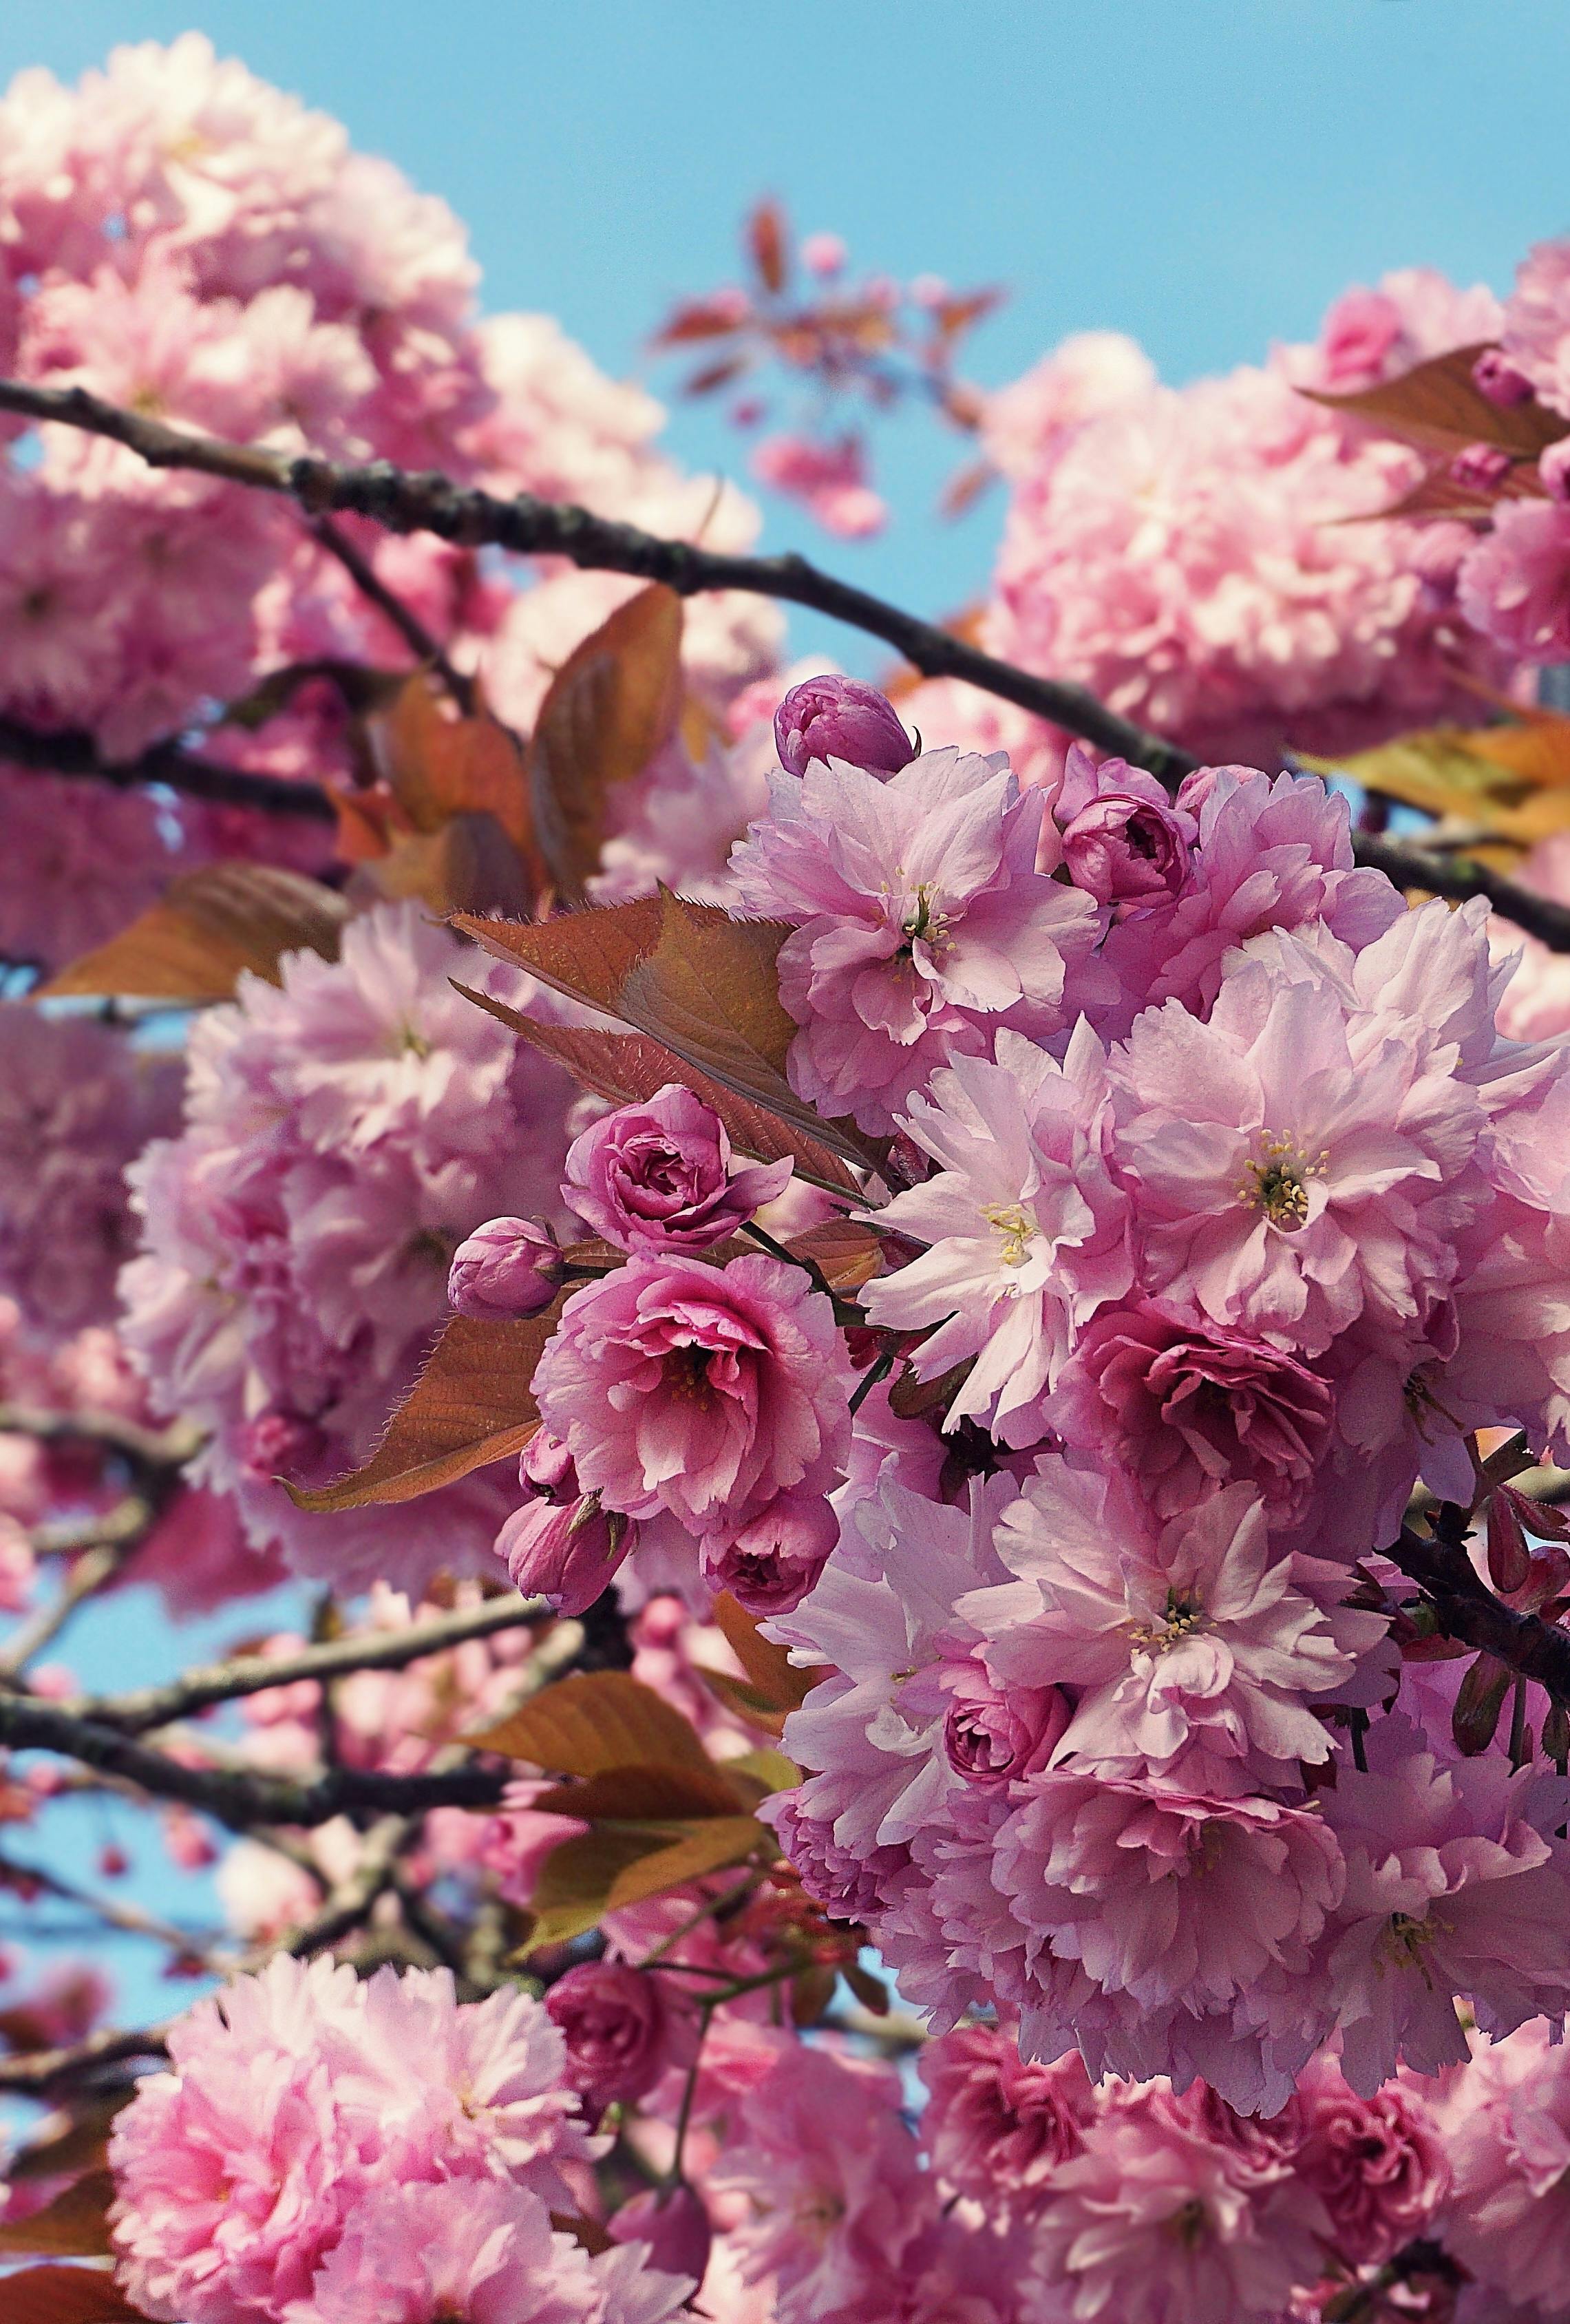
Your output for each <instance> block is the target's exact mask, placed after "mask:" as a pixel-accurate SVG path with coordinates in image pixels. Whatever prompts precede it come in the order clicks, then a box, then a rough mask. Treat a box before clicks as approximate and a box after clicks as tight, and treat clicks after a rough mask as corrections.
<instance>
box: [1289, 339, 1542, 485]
mask: <svg viewBox="0 0 1570 2324" xmlns="http://www.w3.org/2000/svg"><path fill="white" fill-rule="evenodd" d="M1487 345H1488V343H1487V342H1480V343H1479V344H1478V345H1476V346H1469V347H1455V348H1453V349H1452V350H1451V352H1450V353H1449V354H1448V355H1436V356H1434V357H1433V358H1432V360H1431V361H1429V362H1427V363H1420V364H1416V365H1415V366H1414V368H1413V369H1412V370H1411V371H1408V372H1403V373H1402V374H1401V376H1400V378H1399V379H1390V380H1381V382H1380V383H1379V384H1378V385H1377V386H1374V387H1362V388H1357V389H1355V390H1354V391H1353V392H1352V393H1351V394H1349V395H1336V394H1332V393H1329V392H1326V391H1325V390H1324V389H1317V388H1304V389H1301V390H1300V391H1299V392H1300V393H1302V394H1304V395H1307V398H1308V400H1309V401H1310V402H1312V403H1323V404H1325V405H1327V406H1328V407H1329V409H1330V410H1333V411H1341V412H1344V413H1345V414H1346V415H1347V417H1348V418H1349V419H1353V420H1367V421H1369V422H1370V423H1371V425H1372V426H1374V427H1377V428H1379V429H1381V430H1382V431H1383V433H1385V434H1386V435H1390V436H1395V437H1398V438H1399V439H1400V441H1401V442H1402V443H1404V444H1416V445H1417V446H1418V447H1419V448H1420V449H1422V450H1425V451H1431V452H1448V453H1455V452H1463V451H1464V450H1465V449H1466V447H1467V446H1468V445H1469V444H1492V445H1494V446H1496V447H1498V449H1499V450H1500V451H1501V452H1508V453H1510V456H1511V457H1512V458H1514V459H1518V460H1531V461H1535V460H1536V459H1537V457H1538V454H1539V453H1540V452H1542V451H1544V450H1545V449H1546V448H1547V446H1548V445H1550V444H1553V443H1556V441H1557V440H1558V438H1560V437H1561V436H1563V435H1565V434H1566V433H1567V432H1570V429H1567V427H1566V423H1565V420H1563V419H1562V418H1561V417H1560V415H1559V414H1558V413H1557V412H1556V411H1550V410H1548V409H1547V406H1546V405H1544V404H1541V403H1537V402H1528V403H1516V404H1510V405H1508V406H1504V405H1501V404H1497V403H1491V402H1490V401H1489V399H1488V397H1487V396H1486V395H1484V394H1483V392H1482V389H1481V388H1480V387H1479V386H1478V384H1477V383H1476V381H1475V380H1474V379H1473V376H1472V367H1473V364H1475V363H1476V361H1477V358H1478V356H1479V355H1482V354H1484V353H1485V352H1486V350H1487Z"/></svg>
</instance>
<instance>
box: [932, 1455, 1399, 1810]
mask: <svg viewBox="0 0 1570 2324" xmlns="http://www.w3.org/2000/svg"><path fill="white" fill-rule="evenodd" d="M993 1547H994V1550H995V1553H996V1554H997V1555H998V1556H999V1557H1000V1558H1001V1560H1002V1563H1004V1564H1005V1565H1006V1566H1008V1567H1009V1568H1010V1569H1011V1579H1010V1580H1009V1581H1008V1582H1003V1583H1002V1584H999V1585H994V1586H993V1587H991V1588H982V1589H979V1590H974V1591H968V1592H967V1593H966V1594H965V1597H964V1598H962V1599H961V1600H960V1612H961V1613H962V1614H963V1615H964V1616H965V1618H967V1619H968V1620H969V1621H971V1622H972V1623H974V1625H975V1627H976V1628H977V1629H978V1630H979V1631H980V1632H981V1634H982V1636H983V1638H984V1641H985V1643H984V1646H983V1647H982V1653H983V1655H984V1658H985V1661H986V1663H987V1665H988V1667H989V1669H990V1670H992V1672H993V1674H994V1675H995V1676H996V1677H997V1678H998V1679H999V1680H1000V1681H1001V1682H1002V1683H1003V1685H1004V1686H1005V1687H1011V1686H1017V1685H1027V1686H1067V1687H1071V1688H1074V1689H1076V1690H1077V1697H1078V1708H1077V1709H1076V1711H1075V1713H1074V1716H1073V1718H1072V1720H1070V1721H1069V1723H1068V1727H1067V1731H1066V1732H1065V1733H1064V1734H1063V1736H1062V1737H1061V1738H1060V1740H1059V1741H1058V1744H1057V1752H1056V1755H1055V1757H1056V1760H1057V1762H1062V1761H1067V1760H1073V1761H1075V1762H1076V1763H1079V1764H1083V1765H1087V1766H1098V1767H1109V1768H1118V1769H1122V1770H1125V1771H1127V1770H1139V1769H1141V1768H1151V1769H1160V1770H1170V1769H1172V1768H1174V1767H1176V1766H1178V1765H1179V1763H1181V1764H1182V1765H1183V1766H1184V1768H1185V1770H1186V1772H1189V1773H1193V1772H1194V1771H1193V1770H1192V1769H1191V1768H1190V1767H1189V1766H1188V1763H1189V1761H1190V1760H1191V1759H1192V1760H1195V1761H1201V1762H1213V1761H1220V1762H1222V1763H1223V1765H1222V1766H1220V1767H1216V1766H1211V1767H1210V1769H1209V1773H1208V1775H1207V1776H1205V1777H1204V1778H1199V1777H1197V1776H1196V1781H1199V1782H1200V1784H1201V1787H1202V1788H1203V1787H1204V1786H1205V1784H1214V1783H1217V1782H1219V1783H1220V1784H1222V1785H1223V1787H1224V1788H1225V1789H1227V1790H1231V1789H1233V1787H1234V1784H1235V1780H1236V1779H1237V1778H1239V1777H1242V1776H1245V1775H1246V1776H1248V1777H1251V1778H1252V1779H1254V1780H1255V1781H1264V1782H1279V1781H1282V1780H1289V1779H1290V1778H1291V1777H1292V1775H1293V1774H1294V1771H1295V1768H1296V1766H1297V1764H1298V1762H1299V1761H1307V1762H1309V1763H1313V1762H1316V1761H1320V1760H1324V1759H1327V1758H1328V1757H1329V1756H1330V1738H1329V1735H1328V1732H1327V1730H1326V1729H1325V1726H1324V1724H1323V1723H1322V1721H1321V1720H1318V1719H1316V1717H1315V1715H1314V1701H1315V1698H1316V1697H1323V1698H1324V1699H1325V1701H1334V1699H1335V1694H1336V1692H1337V1691H1338V1690H1339V1689H1340V1688H1342V1687H1343V1686H1344V1684H1345V1683H1346V1682H1347V1681H1348V1680H1350V1679H1351V1677H1352V1676H1353V1671H1354V1669H1355V1667H1356V1665H1355V1660H1354V1657H1353V1655H1352V1654H1350V1653H1348V1652H1347V1651H1346V1648H1345V1646H1344V1644H1343V1642H1342V1638H1341V1637H1338V1635H1337V1628H1336V1625H1335V1623H1333V1621H1332V1620H1331V1619H1330V1618H1329V1617H1327V1616H1326V1615H1325V1613H1324V1612H1323V1611H1322V1610H1321V1609H1320V1608H1319V1607H1318V1606H1317V1605H1316V1603H1315V1602H1314V1601H1313V1600H1312V1599H1310V1598H1307V1597H1306V1596H1304V1595H1303V1593H1302V1592H1301V1591H1298V1590H1297V1589H1295V1588H1294V1587H1293V1580H1292V1567H1291V1561H1290V1559H1289V1558H1287V1557H1285V1556H1283V1555H1282V1554H1280V1553H1279V1551H1277V1552H1272V1550H1271V1547H1270V1540H1269V1536H1268V1534H1267V1531H1266V1525H1265V1510H1264V1507H1263V1505H1262V1503H1261V1501H1260V1500H1259V1499H1258V1497H1257V1496H1256V1495H1255V1493H1254V1492H1253V1491H1252V1489H1251V1488H1250V1487H1249V1486H1247V1485H1231V1486H1228V1487H1227V1488H1226V1489H1224V1490H1223V1491H1222V1492H1220V1493H1218V1494H1216V1495H1215V1496H1214V1499H1210V1500H1208V1501H1206V1502H1204V1503H1203V1504H1202V1505H1201V1506H1200V1507H1199V1508H1197V1509H1196V1510H1194V1511H1192V1512H1190V1513H1189V1514H1187V1515H1186V1516H1183V1517H1174V1518H1172V1519H1171V1520H1170V1521H1169V1522H1168V1524H1167V1525H1166V1526H1164V1527H1162V1528H1161V1529H1160V1530H1159V1532H1158V1531H1157V1530H1156V1529H1155V1528H1154V1527H1152V1526H1150V1523H1149V1520H1148V1519H1147V1518H1146V1517H1145V1515H1144V1512H1143V1510H1142V1508H1141V1505H1140V1502H1139V1499H1138V1497H1137V1495H1136V1494H1135V1493H1133V1492H1132V1491H1131V1489H1129V1487H1128V1486H1127V1485H1126V1484H1125V1483H1124V1482H1123V1480H1121V1479H1117V1478H1108V1477H1106V1476H1104V1475H1099V1474H1097V1473H1096V1472H1095V1471H1083V1470H1074V1469H1070V1468H1068V1467H1067V1466H1066V1465H1065V1464H1064V1463H1063V1462H1060V1461H1058V1460H1056V1459H1054V1458H1052V1457H1051V1456H1048V1457H1047V1458H1046V1459H1044V1460H1042V1461H1041V1462H1039V1464H1038V1471H1037V1474H1036V1476H1035V1478H1034V1479H1033V1480H1032V1481H1031V1482H1030V1484H1029V1485H1028V1486H1027V1487H1026V1489H1025V1493H1024V1497H1023V1499H1021V1500H1018V1501H1016V1502H1015V1503H1014V1504H1013V1505H1012V1506H1011V1508H1008V1509H1006V1510H1005V1511H1004V1513H1003V1517H1002V1524H1001V1526H1000V1527H999V1530H998V1532H997V1534H996V1535H995V1536H994V1541H993ZM1354 1619H1355V1618H1354ZM1364 1628H1366V1629H1367V1631H1368V1632H1369V1634H1370V1643H1372V1642H1373V1640H1374V1639H1376V1638H1377V1637H1380V1636H1381V1634H1382V1628H1383V1626H1382V1624H1381V1623H1379V1622H1378V1621H1377V1620H1369V1621H1367V1622H1365V1624H1364Z"/></svg>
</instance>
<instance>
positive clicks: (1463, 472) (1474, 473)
mask: <svg viewBox="0 0 1570 2324" xmlns="http://www.w3.org/2000/svg"><path fill="white" fill-rule="evenodd" d="M1450 473H1451V475H1453V476H1454V477H1455V481H1456V483H1457V484H1461V485H1463V486H1464V488H1465V489H1466V491H1467V492H1469V493H1491V492H1495V491H1497V490H1498V488H1499V486H1500V485H1501V484H1503V482H1504V480H1505V478H1506V477H1507V476H1508V475H1510V454H1509V453H1508V452H1501V450H1500V448H1499V447H1498V445H1497V444H1469V445H1468V446H1467V447H1466V449H1465V451H1464V452H1457V454H1456V455H1455V458H1454V460H1452V461H1451V463H1450Z"/></svg>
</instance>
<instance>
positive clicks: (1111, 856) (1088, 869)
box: [1063, 791, 1190, 904]
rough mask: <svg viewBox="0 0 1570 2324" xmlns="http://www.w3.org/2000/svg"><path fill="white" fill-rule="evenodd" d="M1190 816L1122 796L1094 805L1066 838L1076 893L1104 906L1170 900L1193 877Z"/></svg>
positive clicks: (1084, 810) (1066, 858)
mask: <svg viewBox="0 0 1570 2324" xmlns="http://www.w3.org/2000/svg"><path fill="white" fill-rule="evenodd" d="M1187 824H1190V818H1189V817H1188V816H1178V815H1175V814H1174V813H1173V811H1172V809H1171V808H1170V807H1158V806H1157V805H1156V803H1155V801H1154V800H1153V799H1142V798H1127V797H1124V796H1122V795H1121V794H1120V793H1118V792H1116V791H1109V792H1107V793H1106V794H1105V795H1104V797H1103V798H1098V799H1093V800H1092V802H1091V804H1090V805H1089V806H1088V807H1084V808H1082V809H1081V811H1080V813H1079V814H1078V815H1076V816H1075V818H1074V820H1073V822H1072V823H1070V825H1068V828H1067V830H1066V831H1065V833H1064V835H1063V860H1064V862H1065V863H1066V864H1067V867H1068V876H1069V878H1070V879H1071V880H1072V881H1073V882H1074V884H1075V886H1076V888H1083V889H1084V890H1085V893H1086V894H1087V895H1091V896H1094V898H1095V899H1096V901H1097V902H1098V903H1102V904H1154V903H1162V902H1166V901H1168V900H1169V899H1171V898H1172V897H1174V896H1176V895H1177V894H1178V891H1179V890H1181V888H1182V886H1183V883H1184V881H1186V880H1187V877H1188V841H1187V836H1186V835H1185V831H1184V825H1187Z"/></svg>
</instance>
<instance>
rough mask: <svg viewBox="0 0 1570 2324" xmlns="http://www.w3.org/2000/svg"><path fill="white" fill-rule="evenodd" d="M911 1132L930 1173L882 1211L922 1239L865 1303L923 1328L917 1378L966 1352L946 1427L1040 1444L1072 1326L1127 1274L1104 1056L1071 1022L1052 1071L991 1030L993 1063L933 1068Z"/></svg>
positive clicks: (1030, 1051)
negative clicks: (969, 1420) (1046, 1399)
mask: <svg viewBox="0 0 1570 2324" xmlns="http://www.w3.org/2000/svg"><path fill="white" fill-rule="evenodd" d="M909 1128H910V1135H911V1136H912V1137H913V1138H914V1139H916V1141H917V1143H918V1144H919V1145H920V1146H921V1147H923V1148H925V1149H926V1151H927V1152H928V1153H929V1154H930V1155H932V1156H933V1157H934V1158H935V1159H936V1160H937V1163H938V1164H939V1165H940V1167H939V1169H938V1171H937V1176H934V1177H931V1178H929V1179H928V1180H927V1181H926V1182H925V1184H923V1185H919V1186H912V1187H911V1188H910V1189H909V1190H908V1191H907V1192H906V1193H904V1194H899V1195H896V1197H895V1198H894V1200H893V1201H892V1202H891V1203H889V1204H887V1205H886V1206H885V1208H884V1209H883V1210H882V1211H880V1212H879V1213H878V1219H879V1222H880V1224H887V1225H888V1226H890V1227H891V1228H895V1229H897V1230H898V1231H899V1232H900V1233H901V1234H906V1235H909V1236H910V1237H911V1238H912V1240H916V1241H918V1242H924V1243H926V1244H927V1245H928V1250H926V1251H925V1252H924V1253H923V1254H922V1256H921V1257H920V1258H919V1259H913V1260H912V1261H911V1262H910V1265H909V1266H907V1267H902V1268H898V1269H896V1270H895V1271H894V1272H893V1273H891V1274H889V1275H884V1276H880V1277H877V1278H875V1279H874V1280H873V1282H872V1283H869V1284H868V1285H867V1286H866V1289H865V1292H864V1305H865V1308H866V1312H867V1314H868V1315H869V1316H870V1317H871V1319H872V1320H873V1322H874V1323H882V1324H886V1325H888V1326H890V1327H891V1329H893V1330H896V1331H928V1337H927V1338H926V1339H924V1340H923V1341H922V1342H921V1344H920V1346H919V1348H918V1349H917V1350H916V1351H915V1352H914V1355H913V1357H912V1364H913V1367H914V1369H915V1370H916V1372H917V1374H918V1377H919V1378H920V1379H937V1377H938V1376H939V1375H941V1374H942V1373H944V1372H946V1371H947V1370H948V1369H950V1368H951V1367H952V1366H954V1365H956V1364H959V1363H965V1362H966V1361H967V1360H972V1359H974V1361H973V1362H971V1368H970V1369H969V1372H968V1374H967V1375H966V1377H965V1379H963V1381H962V1382H961V1384H960V1386H959V1387H958V1388H957V1389H956V1392H955V1395H954V1397H953V1399H952V1401H951V1403H950V1405H949V1409H948V1416H949V1419H950V1421H951V1422H953V1421H956V1420H958V1419H960V1418H961V1417H963V1416H965V1415H966V1414H969V1415H972V1416H974V1417H975V1418H977V1419H980V1420H984V1421H985V1422H986V1423H987V1424H988V1425H990V1426H991V1428H992V1429H993V1433H994V1434H996V1435H998V1436H1000V1437H1001V1438H1002V1440H1003V1442H1004V1443H1008V1444H1017V1445H1025V1444H1031V1443H1037V1442H1039V1439H1040V1438H1041V1436H1042V1435H1043V1434H1045V1433H1046V1425H1047V1424H1046V1420H1045V1417H1044V1416H1043V1413H1042V1411H1041V1399H1042V1397H1043V1396H1044V1395H1045V1393H1046V1391H1047V1390H1048V1388H1049V1387H1050V1386H1051V1385H1052V1383H1053V1381H1054V1380H1055V1379H1056V1378H1057V1373H1058V1372H1059V1371H1060V1370H1061V1369H1062V1366H1063V1364H1064V1362H1065V1361H1066V1360H1067V1356H1068V1354H1069V1352H1070V1351H1071V1349H1072V1347H1073V1345H1074V1341H1075V1337H1076V1333H1077V1332H1078V1331H1079V1329H1080V1328H1081V1327H1082V1326H1083V1325H1084V1324H1085V1323H1086V1322H1087V1321H1088V1319H1089V1318H1090V1316H1092V1315H1093V1314H1094V1313H1095V1311H1096V1310H1097V1308H1098V1307H1100V1306H1101V1305H1103V1303H1104V1302H1105V1301H1106V1300H1109V1299H1115V1298H1119V1297H1121V1296H1122V1294H1123V1293H1124V1292H1125V1291H1127V1289H1128V1288H1129V1286H1130V1284H1131V1280H1132V1277H1133V1263H1132V1259H1131V1255H1130V1248H1129V1237H1130V1205H1129V1202H1128V1198H1127V1196H1126V1194H1124V1193H1123V1191H1122V1188H1120V1187H1119V1186H1118V1185H1117V1184H1116V1182H1115V1181H1114V1179H1113V1174H1112V1171H1111V1169H1110V1168H1109V1166H1108V1149H1109V1144H1110V1139H1111V1131H1112V1113H1111V1106H1110V1102H1109V1092H1108V1080H1107V1070H1106V1059H1105V1055H1104V1051H1103V1049H1102V1047H1101V1044H1100V1042H1099V1041H1098V1040H1097V1039H1096V1037H1095V1036H1094V1033H1092V1031H1091V1030H1090V1028H1089V1027H1088V1026H1087V1025H1086V1024H1085V1022H1084V1021H1083V1019H1082V1020H1081V1022H1080V1023H1079V1024H1078V1025H1077V1026H1076V1028H1075V1031H1074V1033H1073V1035H1072V1037H1071V1038H1070V1040H1069V1044H1068V1049H1067V1056H1066V1057H1065V1059H1064V1062H1063V1063H1062V1064H1061V1065H1059V1064H1058V1063H1057V1060H1056V1059H1055V1058H1053V1057H1052V1056H1049V1055H1048V1052H1047V1051H1046V1050H1045V1049H1040V1048H1037V1047H1034V1046H1033V1045H1032V1044H1031V1043H1030V1042H1029V1041H1027V1040H1025V1039H1024V1038H1022V1037H1020V1036H1018V1035H1014V1034H1009V1033H1000V1034H999V1035H998V1036H997V1041H996V1062H995V1063H994V1062H993V1061H991V1060H989V1059H985V1058H969V1057H963V1056H962V1057H956V1060H955V1062H954V1064H953V1065H950V1066H947V1067H946V1068H944V1069H942V1070H941V1071H940V1072H938V1073H937V1074H935V1075H934V1077H933V1084H932V1095H931V1097H930V1098H929V1099H920V1100H918V1101H917V1102H915V1103H914V1104H913V1106H912V1108H911V1111H910V1119H909ZM933 1326H935V1327H936V1328H935V1329H929V1327H933Z"/></svg>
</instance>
